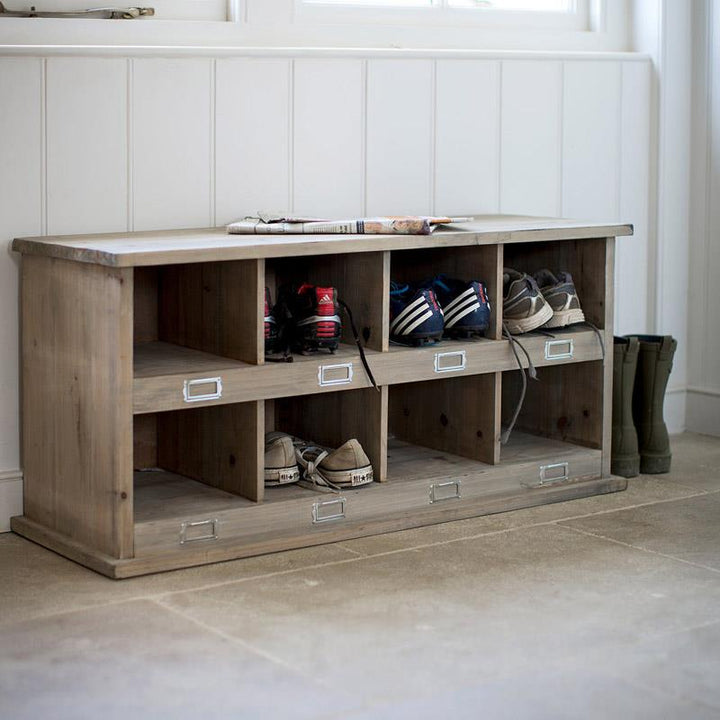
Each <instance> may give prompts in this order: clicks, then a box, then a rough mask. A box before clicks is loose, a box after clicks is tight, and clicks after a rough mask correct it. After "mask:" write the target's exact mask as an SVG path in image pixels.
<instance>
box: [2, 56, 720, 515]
mask: <svg viewBox="0 0 720 720" xmlns="http://www.w3.org/2000/svg"><path fill="white" fill-rule="evenodd" d="M650 81H651V67H650V63H649V61H648V60H647V59H646V58H644V57H642V56H638V57H633V56H629V55H627V54H625V55H621V56H617V57H614V56H612V55H608V56H605V57H600V56H594V57H593V58H592V59H582V58H579V57H578V56H577V55H567V56H563V55H562V54H557V53H555V54H552V55H549V56H544V55H542V54H539V55H538V56H537V57H532V56H528V55H524V56H523V57H522V58H521V59H518V58H517V57H515V56H513V55H512V54H511V53H495V54H493V53H483V54H481V55H478V54H477V53H475V54H470V53H469V54H468V56H467V57H464V56H462V54H459V53H455V54H454V55H453V56H451V57H448V56H446V55H443V54H441V53H436V54H433V53H432V52H430V51H428V52H426V53H415V54H414V55H411V56H407V57H399V58H397V59H394V58H392V57H388V55H387V54H382V53H378V54H376V56H373V53H372V52H370V51H368V52H367V53H366V54H365V55H363V53H362V52H359V51H353V52H352V53H348V54H343V53H340V52H338V53H337V55H336V56H333V55H332V53H329V52H328V51H322V52H318V53H315V54H313V53H311V52H304V53H302V56H301V57H293V56H292V55H290V54H288V53H287V52H278V53H277V56H275V57H273V56H271V55H269V54H265V55H264V56H258V55H257V53H254V54H252V55H251V54H249V53H247V54H246V55H245V56H244V55H243V51H242V50H236V51H234V52H232V53H229V52H222V53H217V55H216V56H212V54H208V53H207V52H204V53H202V54H198V56H197V57H193V56H191V55H190V54H188V53H185V54H183V56H182V57H161V56H157V53H154V55H153V56H143V57H140V56H131V55H129V54H128V55H127V56H126V57H122V56H118V53H114V55H113V57H96V56H87V57H80V56H78V57H73V56H67V54H65V55H63V56H58V55H51V54H48V55H47V56H44V57H0V97H1V98H2V110H3V111H2V112H1V113H0V151H1V153H2V155H1V156H2V160H3V161H2V163H0V238H2V240H3V242H5V243H7V242H9V241H10V240H11V238H13V237H15V236H21V235H37V234H41V233H52V234H57V233H83V232H101V231H108V232H109V231H115V230H117V231H124V230H146V229H155V228H181V227H201V226H208V225H215V224H224V223H226V222H228V221H230V220H232V219H234V218H236V217H239V216H242V215H244V214H246V213H251V212H254V211H256V210H259V209H265V208H278V209H285V208H287V209H290V210H295V211H302V212H309V213H318V214H326V213H327V214H330V215H336V214H350V213H363V214H365V213H384V212H396V213H405V212H408V213H431V212H436V213H445V212H447V213H454V214H455V213H469V212H478V211H480V212H486V213H497V212H512V213H524V214H538V215H564V216H568V217H577V218H587V219H590V220H594V219H599V220H608V221H620V220H622V221H629V222H632V223H634V224H635V227H636V236H635V237H634V238H627V239H622V240H620V241H619V242H618V249H617V272H616V280H617V296H616V331H617V332H619V333H626V332H645V331H648V330H649V329H650V328H649V326H648V300H647V297H648V292H647V267H648V260H649V252H650V239H649V237H648V207H649V205H648V195H649V171H648V168H649V158H650V132H649V128H650V122H649V116H650V100H649V98H650ZM17 296H18V262H17V258H16V257H13V256H12V255H11V254H10V253H3V254H2V255H1V256H0V307H2V315H3V317H2V320H3V321H2V323H1V324H0V472H2V471H3V469H8V470H11V469H13V468H17V467H20V466H21V462H20V452H19V420H18V341H17V337H18V323H17V315H18V302H17V299H18V298H17ZM719 355H720V354H719ZM6 490H7V488H6ZM6 494H7V493H6ZM4 497H5V495H0V526H3V527H4V526H5V525H2V523H6V520H7V517H8V516H9V514H10V512H16V511H17V502H16V500H13V501H5V500H3V498H4Z"/></svg>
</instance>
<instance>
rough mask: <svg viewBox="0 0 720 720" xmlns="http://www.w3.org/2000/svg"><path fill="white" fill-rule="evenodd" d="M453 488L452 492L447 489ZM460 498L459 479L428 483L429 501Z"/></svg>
mask: <svg viewBox="0 0 720 720" xmlns="http://www.w3.org/2000/svg"><path fill="white" fill-rule="evenodd" d="M452 488H454V490H453V491H452V492H447V491H448V490H450V489H452ZM459 499H460V480H447V481H445V482H438V483H432V485H430V503H436V502H443V501H444V500H459Z"/></svg>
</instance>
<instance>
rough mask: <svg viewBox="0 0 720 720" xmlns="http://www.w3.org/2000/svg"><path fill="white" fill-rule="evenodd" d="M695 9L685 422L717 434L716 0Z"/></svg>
mask: <svg viewBox="0 0 720 720" xmlns="http://www.w3.org/2000/svg"><path fill="white" fill-rule="evenodd" d="M693 9H694V11H695V16H694V20H695V26H694V38H693V39H694V51H695V56H694V58H693V60H694V67H693V72H694V74H695V78H696V81H695V83H694V84H693V98H692V106H693V111H694V116H693V134H692V136H693V148H692V150H693V152H692V177H691V209H692V212H691V226H690V237H691V244H690V286H689V312H688V328H689V329H688V333H689V346H690V348H691V352H690V358H689V360H690V362H689V378H688V380H689V382H688V384H689V387H688V408H687V409H688V412H687V427H688V429H689V430H694V431H696V432H702V433H708V434H710V435H720V319H718V309H717V304H718V298H719V297H720V293H719V292H718V278H720V242H718V238H720V2H718V0H700V1H699V2H697V3H694V4H693Z"/></svg>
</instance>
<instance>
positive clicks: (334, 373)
mask: <svg viewBox="0 0 720 720" xmlns="http://www.w3.org/2000/svg"><path fill="white" fill-rule="evenodd" d="M352 379H353V364H352V363H351V362H349V363H338V364H337V365H319V366H318V385H319V386H320V387H327V386H328V385H349V384H350V383H351V382H352Z"/></svg>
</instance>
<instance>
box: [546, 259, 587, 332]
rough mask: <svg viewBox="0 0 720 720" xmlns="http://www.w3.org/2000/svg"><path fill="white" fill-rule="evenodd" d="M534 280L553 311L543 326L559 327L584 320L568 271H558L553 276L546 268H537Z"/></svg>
mask: <svg viewBox="0 0 720 720" xmlns="http://www.w3.org/2000/svg"><path fill="white" fill-rule="evenodd" d="M535 282H536V283H537V284H538V287H539V288H540V292H541V293H542V294H543V297H544V298H545V299H546V300H547V301H548V303H549V305H550V307H551V308H552V312H553V314H552V317H551V318H550V320H548V321H547V324H546V325H545V327H548V328H561V327H565V326H566V325H572V324H574V323H580V322H585V314H584V313H583V311H582V310H581V308H580V301H579V300H578V296H577V291H576V290H575V284H574V283H573V279H572V275H570V273H569V272H559V273H558V274H557V276H555V275H553V273H551V272H550V271H549V270H547V269H545V270H538V271H537V272H536V273H535Z"/></svg>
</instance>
